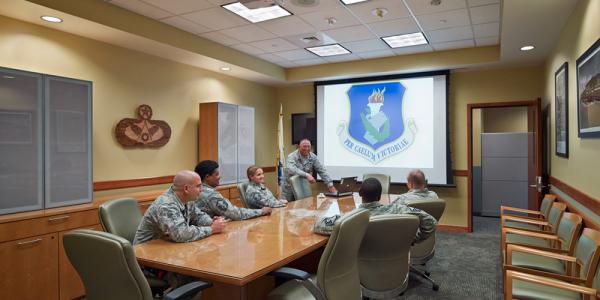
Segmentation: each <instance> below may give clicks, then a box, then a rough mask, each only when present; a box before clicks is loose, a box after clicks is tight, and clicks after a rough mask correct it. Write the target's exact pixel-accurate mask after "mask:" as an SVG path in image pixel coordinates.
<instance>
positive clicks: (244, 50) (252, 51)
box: [229, 44, 265, 55]
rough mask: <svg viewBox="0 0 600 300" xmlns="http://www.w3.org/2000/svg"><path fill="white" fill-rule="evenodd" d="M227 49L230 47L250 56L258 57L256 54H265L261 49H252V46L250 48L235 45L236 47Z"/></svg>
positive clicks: (244, 45)
mask: <svg viewBox="0 0 600 300" xmlns="http://www.w3.org/2000/svg"><path fill="white" fill-rule="evenodd" d="M229 47H231V48H233V49H237V50H240V51H242V52H245V53H248V54H251V55H258V54H263V53H265V51H263V50H261V49H258V48H256V47H252V46H250V45H248V44H237V45H233V46H229Z"/></svg>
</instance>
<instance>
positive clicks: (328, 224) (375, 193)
mask: <svg viewBox="0 0 600 300" xmlns="http://www.w3.org/2000/svg"><path fill="white" fill-rule="evenodd" d="M358 193H359V195H360V196H361V197H362V202H363V203H362V204H361V205H360V206H359V207H360V208H364V209H368V210H369V211H370V212H371V216H377V215H387V214H409V215H415V216H417V217H419V220H420V224H419V230H417V234H416V236H415V239H414V241H413V242H414V243H419V242H422V241H423V240H425V239H427V238H428V237H429V236H430V235H431V234H432V233H433V232H434V231H435V226H436V225H437V221H436V220H435V218H434V217H432V216H431V215H429V214H428V213H426V212H424V211H422V210H420V209H417V208H413V207H409V206H406V205H403V204H387V205H384V204H381V203H379V199H380V198H381V183H380V182H379V180H377V179H375V178H367V179H365V180H364V181H363V183H362V185H361V187H360V190H359V192H358ZM340 217H341V216H340V215H334V216H330V217H323V218H321V219H319V220H317V222H315V227H314V232H315V233H318V234H323V235H330V234H331V231H332V230H333V224H334V223H335V222H336V221H337V220H338V219H339V218H340Z"/></svg>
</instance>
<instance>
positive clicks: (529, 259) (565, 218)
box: [507, 212, 583, 274]
mask: <svg viewBox="0 0 600 300" xmlns="http://www.w3.org/2000/svg"><path fill="white" fill-rule="evenodd" d="M582 222H583V219H582V218H581V216H579V215H577V214H573V213H568V212H565V213H563V215H562V217H561V220H560V223H559V225H558V232H557V234H555V235H554V234H539V233H536V232H530V231H526V230H520V229H515V230H514V231H520V234H522V235H524V236H527V237H531V238H536V239H543V240H546V241H548V243H549V246H550V247H544V248H540V247H536V248H538V249H541V250H546V251H553V252H556V253H561V254H565V255H573V253H574V251H575V246H576V241H577V237H578V236H579V233H580V231H581V225H582ZM507 245H509V244H507ZM511 265H514V266H519V267H525V268H531V269H538V270H543V271H547V272H551V273H557V274H566V271H567V266H566V264H564V263H563V262H562V261H560V260H556V259H553V258H547V257H543V256H539V255H534V254H530V253H522V252H515V253H513V256H512V257H511Z"/></svg>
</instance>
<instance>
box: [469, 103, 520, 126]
mask: <svg viewBox="0 0 600 300" xmlns="http://www.w3.org/2000/svg"><path fill="white" fill-rule="evenodd" d="M482 112H483V114H482V120H483V132H485V133H497V132H527V107H525V106H517V107H496V108H484V109H483V110H482ZM473 115H475V114H473ZM473 127H475V120H473Z"/></svg>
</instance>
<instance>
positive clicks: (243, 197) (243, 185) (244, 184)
mask: <svg viewBox="0 0 600 300" xmlns="http://www.w3.org/2000/svg"><path fill="white" fill-rule="evenodd" d="M237 189H238V192H239V193H240V200H242V203H243V204H244V207H245V208H249V207H248V202H246V189H248V182H240V183H238V184H237Z"/></svg>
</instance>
